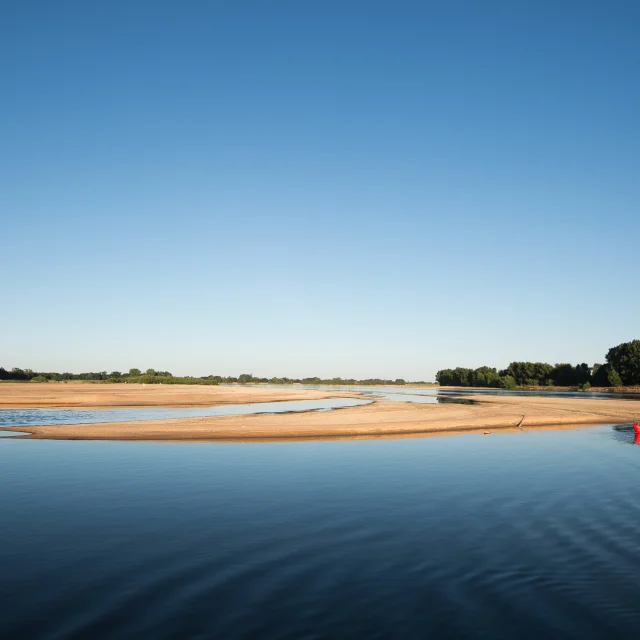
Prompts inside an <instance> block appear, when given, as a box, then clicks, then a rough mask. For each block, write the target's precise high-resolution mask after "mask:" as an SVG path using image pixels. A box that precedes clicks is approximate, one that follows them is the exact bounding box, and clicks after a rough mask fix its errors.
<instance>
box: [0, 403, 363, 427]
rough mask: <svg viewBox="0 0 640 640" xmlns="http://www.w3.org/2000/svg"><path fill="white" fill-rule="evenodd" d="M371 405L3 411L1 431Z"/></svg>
mask: <svg viewBox="0 0 640 640" xmlns="http://www.w3.org/2000/svg"><path fill="white" fill-rule="evenodd" d="M370 402H372V401H371V400H360V399H358V398H325V399H322V400H292V401H283V402H254V403H249V404H228V405H219V406H215V407H126V408H120V407H116V408H113V409H56V408H12V409H0V429H2V427H23V426H27V425H55V424H91V423H95V422H129V421H132V420H164V419H169V418H173V419H175V418H196V417H203V416H231V415H234V416H235V415H245V414H250V413H289V412H292V411H329V410H331V409H342V408H344V407H355V406H358V405H361V404H368V403H370Z"/></svg>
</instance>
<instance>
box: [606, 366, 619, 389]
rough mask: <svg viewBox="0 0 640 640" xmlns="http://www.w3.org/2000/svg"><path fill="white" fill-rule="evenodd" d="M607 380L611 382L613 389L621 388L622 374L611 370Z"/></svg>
mask: <svg viewBox="0 0 640 640" xmlns="http://www.w3.org/2000/svg"><path fill="white" fill-rule="evenodd" d="M607 380H608V382H609V386H611V387H621V386H622V379H621V378H620V374H619V373H618V372H617V371H616V370H615V369H614V368H613V367H611V369H609V371H608V373H607Z"/></svg>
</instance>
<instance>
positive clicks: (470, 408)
mask: <svg viewBox="0 0 640 640" xmlns="http://www.w3.org/2000/svg"><path fill="white" fill-rule="evenodd" d="M332 395H334V394H332ZM473 399H474V400H477V401H478V403H477V404H473V405H466V404H465V405H460V404H413V403H408V402H387V401H378V402H374V403H373V404H368V405H361V406H357V407H349V408H344V409H339V410H333V411H322V412H300V413H289V414H252V415H244V416H242V415H240V416H217V417H200V418H186V419H169V420H146V421H137V422H117V423H99V424H78V425H56V426H39V427H33V426H29V427H15V428H14V430H15V431H22V432H25V431H26V432H28V433H29V434H30V435H29V436H23V437H30V438H40V439H56V440H164V441H176V440H184V441H197V440H200V441H224V440H228V441H251V440H261V441H262V440H300V439H309V438H319V439H332V438H379V437H403V436H425V435H435V434H445V433H460V432H469V431H481V432H489V433H492V432H495V431H499V430H513V429H518V428H521V429H522V430H531V429H536V428H543V427H553V428H566V427H575V426H585V425H589V424H605V423H624V422H632V421H633V420H635V419H637V418H638V417H640V401H637V400H619V399H593V398H584V399H583V398H558V397H549V398H547V397H533V396H524V397H523V396H483V397H482V398H478V397H477V396H475V397H473ZM519 424H521V427H518V425H519Z"/></svg>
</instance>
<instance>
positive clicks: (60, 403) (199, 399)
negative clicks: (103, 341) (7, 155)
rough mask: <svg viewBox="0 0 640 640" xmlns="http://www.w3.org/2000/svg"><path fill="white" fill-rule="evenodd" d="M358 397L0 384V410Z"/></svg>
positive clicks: (245, 389)
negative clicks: (3, 408) (4, 408)
mask: <svg viewBox="0 0 640 640" xmlns="http://www.w3.org/2000/svg"><path fill="white" fill-rule="evenodd" d="M336 397H346V398H350V397H360V396H359V394H356V393H351V392H348V391H331V390H307V389H299V388H295V387H291V388H285V389H272V388H269V387H257V386H255V387H254V386H244V385H238V386H226V385H225V386H216V385H195V384H193V385H189V384H146V385H144V384H124V383H122V384H104V383H103V384H92V383H90V382H68V383H54V382H43V383H37V382H24V383H11V382H3V383H2V384H0V408H2V407H6V408H10V407H14V408H15V407H66V408H69V409H72V408H80V407H84V408H86V407H92V408H95V409H97V408H105V407H199V406H205V407H211V406H216V405H221V404H246V403H250V402H277V401H284V400H319V399H322V398H336Z"/></svg>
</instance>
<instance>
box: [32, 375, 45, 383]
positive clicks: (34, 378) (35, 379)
mask: <svg viewBox="0 0 640 640" xmlns="http://www.w3.org/2000/svg"><path fill="white" fill-rule="evenodd" d="M31 382H49V379H48V378H45V377H44V376H34V377H33V378H31Z"/></svg>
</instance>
